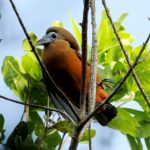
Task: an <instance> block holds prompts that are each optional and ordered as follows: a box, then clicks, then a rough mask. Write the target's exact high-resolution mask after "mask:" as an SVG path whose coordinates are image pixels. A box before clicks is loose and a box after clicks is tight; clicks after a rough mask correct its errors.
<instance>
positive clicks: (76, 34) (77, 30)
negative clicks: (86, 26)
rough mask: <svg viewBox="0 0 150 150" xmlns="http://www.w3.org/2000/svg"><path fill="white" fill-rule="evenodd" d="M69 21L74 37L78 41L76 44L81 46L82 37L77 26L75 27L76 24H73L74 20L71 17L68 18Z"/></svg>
mask: <svg viewBox="0 0 150 150" xmlns="http://www.w3.org/2000/svg"><path fill="white" fill-rule="evenodd" d="M70 21H71V24H72V27H73V30H74V33H75V36H76V38H77V40H78V43H79V45H80V46H81V44H82V35H81V31H80V29H79V26H78V25H77V23H76V22H75V20H74V19H73V18H72V17H71V18H70Z"/></svg>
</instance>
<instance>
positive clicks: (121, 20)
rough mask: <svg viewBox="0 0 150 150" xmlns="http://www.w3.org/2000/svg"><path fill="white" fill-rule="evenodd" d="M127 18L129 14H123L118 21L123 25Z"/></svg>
mask: <svg viewBox="0 0 150 150" xmlns="http://www.w3.org/2000/svg"><path fill="white" fill-rule="evenodd" d="M127 16H128V13H123V14H121V15H120V17H119V19H118V22H119V23H122V22H123V21H124V19H125V18H126V17H127Z"/></svg>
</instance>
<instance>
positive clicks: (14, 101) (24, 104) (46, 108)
mask: <svg viewBox="0 0 150 150" xmlns="http://www.w3.org/2000/svg"><path fill="white" fill-rule="evenodd" d="M0 98H2V99H4V100H7V101H10V102H13V103H17V104H20V105H23V106H29V107H32V108H39V109H43V110H49V111H55V112H58V113H60V114H61V115H64V116H65V117H66V118H68V119H69V120H70V121H72V119H71V118H70V116H68V115H67V114H66V113H65V112H63V111H61V110H59V109H55V108H50V107H46V106H40V105H35V104H27V103H23V102H20V101H17V100H14V99H11V98H8V97H5V96H2V95H0Z"/></svg>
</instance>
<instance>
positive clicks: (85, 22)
mask: <svg viewBox="0 0 150 150" xmlns="http://www.w3.org/2000/svg"><path fill="white" fill-rule="evenodd" d="M88 12H89V0H86V1H85V0H84V10H83V20H82V80H81V91H80V118H81V120H82V119H84V118H85V113H86V92H87V91H86V87H87V86H86V85H87V28H88ZM81 131H82V128H78V126H77V127H75V129H74V133H73V136H72V139H71V144H70V147H69V150H76V149H77V146H78V143H79V140H80V133H81Z"/></svg>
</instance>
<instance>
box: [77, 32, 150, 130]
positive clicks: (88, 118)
mask: <svg viewBox="0 0 150 150" xmlns="http://www.w3.org/2000/svg"><path fill="white" fill-rule="evenodd" d="M149 40H150V34H149V35H148V37H147V39H146V41H145V42H144V44H143V46H142V48H141V50H140V52H139V54H138V55H137V57H136V59H135V61H134V63H133V65H132V68H130V69H129V70H128V72H127V73H126V75H125V76H124V77H123V78H122V80H120V82H119V83H118V84H117V86H116V87H115V89H114V90H113V91H112V93H111V94H110V95H109V96H108V97H107V98H106V99H105V100H104V101H103V102H101V103H100V104H99V105H98V106H97V107H96V109H95V110H94V111H93V112H92V113H91V114H90V115H89V116H88V117H87V118H86V119H85V120H83V121H82V122H81V123H80V125H79V127H78V128H82V127H83V126H84V125H85V124H86V123H87V122H88V121H89V120H90V119H91V118H92V117H93V116H94V115H95V114H96V113H97V111H99V110H100V108H101V107H102V106H103V105H104V104H105V103H107V102H109V100H110V99H111V98H112V97H113V96H114V95H115V94H116V93H117V92H118V91H119V89H120V88H121V87H122V85H123V84H124V83H125V81H126V79H127V78H128V77H129V75H130V74H131V73H132V69H133V68H134V67H135V66H137V62H138V60H139V58H140V57H141V55H142V53H143V51H144V50H145V47H146V45H147V43H148V42H149Z"/></svg>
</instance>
